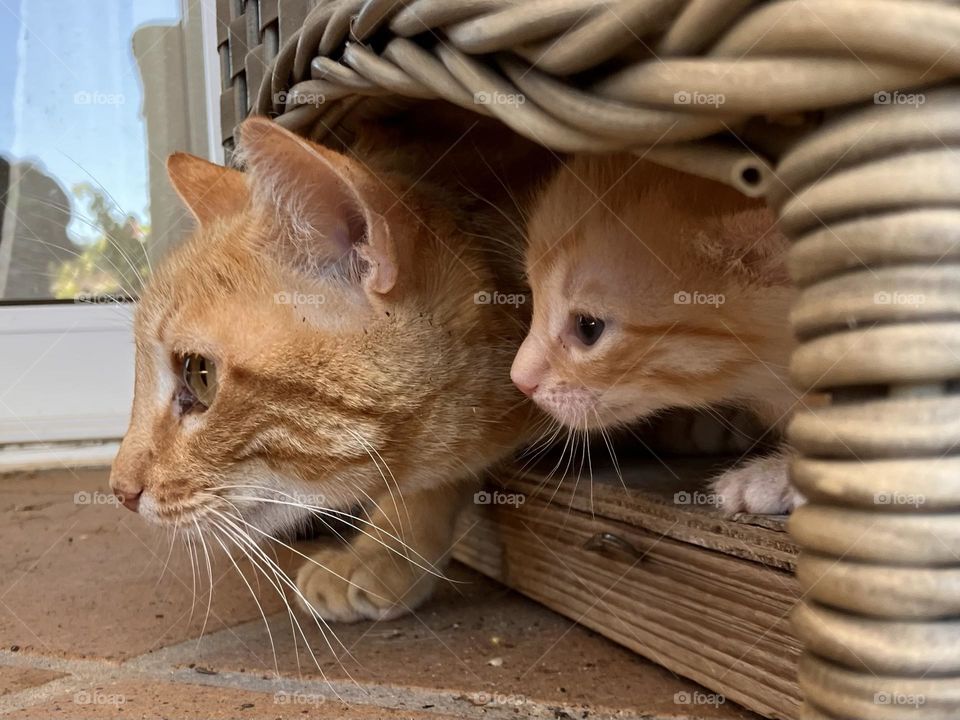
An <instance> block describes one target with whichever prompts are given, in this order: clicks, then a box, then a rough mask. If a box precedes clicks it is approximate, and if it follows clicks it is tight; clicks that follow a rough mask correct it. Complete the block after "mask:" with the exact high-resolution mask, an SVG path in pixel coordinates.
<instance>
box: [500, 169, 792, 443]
mask: <svg viewBox="0 0 960 720" xmlns="http://www.w3.org/2000/svg"><path fill="white" fill-rule="evenodd" d="M772 222H773V221H772V216H771V215H770V214H769V212H768V211H767V210H766V208H764V207H763V206H762V205H761V204H759V203H758V202H756V201H752V200H749V199H747V198H745V197H743V196H741V195H740V194H739V193H736V192H734V191H733V190H731V189H729V188H727V187H725V186H722V185H720V184H719V183H713V182H709V181H706V180H702V179H700V178H695V177H693V176H688V175H684V174H681V173H677V172H674V171H668V170H665V169H663V168H657V167H655V166H652V165H650V164H647V163H642V162H639V161H637V160H636V158H625V157H618V158H608V159H601V158H589V157H580V158H575V159H574V160H573V161H572V162H571V164H570V165H568V166H567V167H565V168H564V169H563V170H561V172H560V173H558V175H557V176H556V177H555V178H554V179H553V180H552V181H551V182H550V183H549V184H548V186H547V187H546V189H545V190H544V192H543V195H542V197H541V198H540V202H539V203H538V205H537V206H536V209H535V211H534V213H533V215H532V217H531V219H530V223H529V226H528V235H529V247H528V251H527V259H526V269H527V274H528V277H529V280H530V284H531V287H532V289H533V306H534V307H533V323H532V327H531V329H530V332H529V334H528V335H527V338H526V339H525V340H524V342H523V345H522V347H521V349H520V351H519V353H518V354H517V357H516V358H515V360H514V363H513V368H512V373H511V376H512V378H513V380H514V383H515V384H516V385H517V386H518V387H519V388H520V389H521V390H522V391H524V392H525V393H526V394H528V395H530V396H531V397H532V398H533V400H534V401H535V402H536V403H537V404H538V405H539V406H540V407H541V408H543V409H544V410H546V411H547V412H549V413H550V414H551V415H553V416H554V417H555V418H556V419H557V420H559V421H560V422H561V423H563V424H564V425H566V426H568V427H573V428H581V429H590V428H595V427H606V426H612V425H617V424H624V423H628V422H631V421H634V420H637V419H639V418H642V417H646V416H649V415H651V414H653V413H655V412H657V411H660V410H663V409H665V408H669V407H699V406H703V405H707V404H712V403H716V402H720V401H727V400H730V399H731V396H735V395H736V393H737V391H738V390H740V389H742V388H741V385H742V384H743V383H744V382H748V381H749V380H748V377H747V376H749V374H750V372H749V369H750V368H755V367H756V366H758V365H759V363H758V362H757V353H761V354H764V353H767V350H768V349H769V348H768V347H767V342H768V340H769V339H770V338H775V339H777V340H779V339H782V338H783V336H784V327H785V326H786V322H785V308H786V303H787V302H788V299H789V294H790V291H789V289H788V288H787V287H786V277H785V273H784V270H783V266H782V261H781V254H782V251H783V250H784V244H785V241H784V239H783V237H782V235H780V234H779V233H778V232H776V231H775V230H773V226H772Z"/></svg>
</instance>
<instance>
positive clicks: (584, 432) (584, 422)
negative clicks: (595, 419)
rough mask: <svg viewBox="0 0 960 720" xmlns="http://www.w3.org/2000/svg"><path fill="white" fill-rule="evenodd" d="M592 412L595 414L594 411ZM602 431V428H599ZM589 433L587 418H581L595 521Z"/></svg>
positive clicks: (591, 504) (591, 512) (591, 508)
mask: <svg viewBox="0 0 960 720" xmlns="http://www.w3.org/2000/svg"><path fill="white" fill-rule="evenodd" d="M594 412H596V411H595V410H594ZM601 429H602V428H601ZM589 436H590V431H589V430H588V428H587V418H586V417H584V418H583V437H584V440H585V442H584V447H586V449H587V470H588V471H589V472H590V515H591V516H592V517H593V518H594V519H596V513H594V511H593V457H592V456H591V454H590V438H589Z"/></svg>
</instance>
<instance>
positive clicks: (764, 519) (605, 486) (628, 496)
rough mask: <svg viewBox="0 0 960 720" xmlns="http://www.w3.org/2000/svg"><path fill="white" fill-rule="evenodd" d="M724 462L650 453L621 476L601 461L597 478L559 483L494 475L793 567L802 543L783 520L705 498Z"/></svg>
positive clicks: (535, 474)
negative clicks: (733, 511)
mask: <svg viewBox="0 0 960 720" xmlns="http://www.w3.org/2000/svg"><path fill="white" fill-rule="evenodd" d="M722 466H723V465H722V464H720V465H718V463H717V462H716V460H705V459H702V458H701V459H671V460H666V461H664V460H659V459H649V460H643V461H638V462H630V463H629V464H627V465H625V466H624V467H623V468H622V470H621V472H620V473H619V474H618V473H617V471H616V470H614V469H613V468H612V467H597V468H594V470H593V477H592V480H588V479H587V478H586V477H582V478H581V481H580V482H576V481H575V480H574V479H572V478H569V477H568V478H567V479H565V480H564V481H563V482H558V481H557V479H555V478H554V479H549V478H548V475H549V473H548V472H543V471H528V472H526V473H522V474H521V473H518V472H517V471H516V470H513V469H510V468H509V467H508V468H506V469H505V470H503V471H502V472H501V473H499V474H498V476H497V477H496V481H497V482H498V483H499V484H501V485H502V486H503V487H504V488H505V489H507V490H510V491H515V492H521V493H523V494H524V495H526V496H528V497H542V498H546V499H549V500H550V503H551V504H555V505H560V506H561V507H562V508H564V509H566V508H568V507H569V508H572V509H575V510H579V511H581V512H584V513H588V514H590V515H598V516H602V517H607V518H611V519H614V520H621V521H623V522H625V523H627V524H628V525H631V526H634V527H638V528H643V529H645V530H648V531H650V532H652V533H655V534H658V535H659V534H663V535H666V536H667V537H670V538H673V539H676V540H681V541H683V542H687V543H692V544H694V545H700V546H701V547H705V548H709V549H711V550H717V551H719V552H722V553H725V554H727V555H734V556H736V557H740V558H744V559H745V560H752V561H754V562H758V563H762V564H764V565H769V566H771V567H777V568H781V569H783V570H791V571H792V570H793V568H794V563H795V560H796V556H797V546H796V544H795V543H794V542H793V541H792V540H791V539H790V537H789V535H787V534H786V532H785V523H786V519H785V518H783V517H776V516H758V515H741V516H738V517H735V518H726V517H723V516H722V515H721V514H720V513H718V512H717V508H716V507H715V505H711V504H709V503H707V502H705V501H706V500H709V499H710V498H709V490H708V483H709V478H711V477H714V476H715V475H716V474H717V472H718V468H721V467H722ZM578 471H579V468H578ZM568 474H569V473H568ZM580 474H581V475H585V474H586V470H584V471H583V472H582V473H580Z"/></svg>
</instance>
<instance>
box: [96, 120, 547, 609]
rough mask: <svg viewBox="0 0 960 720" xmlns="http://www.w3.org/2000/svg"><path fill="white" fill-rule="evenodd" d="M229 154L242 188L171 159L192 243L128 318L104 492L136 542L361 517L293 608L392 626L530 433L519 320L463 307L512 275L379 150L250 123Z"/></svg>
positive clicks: (509, 285)
mask: <svg viewBox="0 0 960 720" xmlns="http://www.w3.org/2000/svg"><path fill="white" fill-rule="evenodd" d="M240 141H241V142H240V152H241V154H242V157H243V158H244V159H245V163H246V168H247V172H246V173H240V172H238V171H235V170H231V169H226V168H223V167H219V166H216V165H213V164H210V163H208V162H206V161H204V160H201V159H199V158H196V157H192V156H190V155H185V154H177V155H173V156H172V157H171V158H170V160H169V163H168V168H169V174H170V179H171V181H172V183H173V185H174V187H175V188H176V190H177V191H178V193H179V194H180V196H181V198H182V199H183V200H184V202H185V203H186V205H187V206H188V207H189V209H190V210H191V211H192V213H193V214H194V215H195V217H196V219H197V220H198V223H199V228H198V230H197V231H196V233H195V234H194V235H193V236H192V237H190V238H188V239H187V240H186V241H185V242H184V243H183V244H182V245H180V246H179V247H177V248H176V249H175V250H174V251H173V252H172V253H171V254H170V255H169V256H168V257H167V258H166V260H165V262H164V263H163V266H162V267H161V268H159V270H158V271H157V272H156V274H155V276H154V278H153V279H152V281H151V283H150V285H149V287H148V288H147V289H146V291H145V292H144V294H143V297H142V300H141V302H140V304H139V308H138V310H137V316H136V347H137V372H136V391H135V399H134V405H133V413H132V419H131V423H130V428H129V431H128V432H127V434H126V437H125V438H124V440H123V444H122V447H121V449H120V453H119V455H118V456H117V458H116V461H115V462H114V466H113V472H112V474H111V478H110V483H111V486H112V487H113V488H114V491H115V492H116V493H117V494H118V496H120V497H121V498H122V500H123V502H124V504H125V505H127V507H129V508H131V509H135V510H139V512H140V514H141V515H143V516H144V518H146V519H147V520H149V521H151V522H154V523H157V524H161V525H166V526H169V527H178V528H180V529H186V530H188V531H190V532H193V533H204V534H213V535H214V536H216V537H220V538H222V539H224V540H227V539H230V540H233V541H235V542H236V540H237V538H242V537H243V536H246V537H249V538H250V539H252V540H253V541H257V540H260V539H262V537H263V536H265V535H269V534H273V533H276V532H278V531H282V530H283V529H285V528H290V527H291V526H295V525H296V524H297V523H299V522H302V521H303V520H304V519H305V518H309V516H310V514H311V512H319V513H321V515H322V516H323V517H326V518H343V517H345V516H344V515H343V514H342V513H344V512H345V511H348V510H350V509H351V508H352V507H354V506H356V505H363V506H365V507H367V508H369V512H370V513H371V515H370V523H369V524H367V523H364V522H363V521H362V520H355V521H353V522H354V524H356V525H359V527H360V530H361V533H360V534H359V535H358V536H357V538H356V539H355V540H354V541H352V544H351V545H350V546H349V547H346V548H343V549H340V550H326V551H323V552H321V553H320V554H318V555H316V556H314V557H313V559H312V560H311V562H308V563H306V564H305V565H304V566H303V567H302V568H301V570H300V572H299V574H298V577H297V579H296V586H297V588H298V590H299V593H300V595H299V598H298V599H299V601H300V602H301V604H307V603H309V605H312V606H313V607H314V608H315V609H316V611H317V612H318V613H319V614H320V615H321V616H322V617H323V618H326V619H332V620H343V621H352V620H357V619H360V618H383V617H392V616H394V615H398V614H401V613H403V612H405V611H406V610H408V609H410V608H412V607H413V606H415V605H416V604H417V603H419V602H420V601H422V600H423V599H424V598H426V597H427V596H428V595H429V593H430V591H431V588H432V586H433V580H434V576H433V575H432V574H430V572H428V571H432V568H431V566H432V565H439V564H440V563H441V562H442V561H443V559H444V558H445V556H446V554H447V553H448V552H449V550H450V547H451V542H452V532H453V521H454V518H455V514H456V511H457V509H458V508H459V507H460V504H461V502H462V498H463V497H464V496H465V493H466V491H465V489H464V488H465V485H464V482H463V481H464V480H465V479H466V480H469V479H471V478H475V477H476V474H477V473H479V472H481V471H482V470H483V469H484V468H487V467H488V466H490V465H491V463H494V462H496V461H498V460H499V459H501V458H503V457H505V456H506V455H508V454H509V453H510V452H511V451H512V450H514V449H515V448H516V447H517V446H518V445H519V444H521V443H522V442H523V441H524V439H525V438H526V437H527V436H528V434H529V433H528V429H527V428H528V427H529V426H530V425H531V423H530V422H528V420H529V419H530V418H529V416H530V415H531V412H530V411H531V409H532V406H531V405H529V404H528V403H526V402H518V394H517V392H516V390H515V389H514V388H513V387H512V386H511V384H510V379H509V366H510V360H511V358H512V356H513V354H514V353H515V351H516V348H517V347H518V346H519V344H520V341H521V340H522V337H523V327H524V322H523V319H522V318H518V308H517V307H516V306H510V305H499V304H478V303H477V301H476V299H475V298H476V296H477V295H478V294H479V293H483V292H488V293H489V292H491V291H496V290H500V291H503V292H507V293H509V292H513V291H515V290H516V289H517V288H518V287H520V282H521V280H520V275H521V272H520V271H521V269H520V268H519V267H515V263H510V262H508V261H506V260H505V259H504V258H503V254H502V248H501V247H500V245H499V243H502V242H504V240H503V233H502V232H499V233H497V234H498V236H499V237H498V240H497V243H498V245H497V246H496V247H494V248H493V249H492V250H491V249H490V248H486V247H484V246H483V245H482V243H480V242H478V241H477V237H481V235H480V234H479V233H472V234H471V233H470V232H469V229H468V228H470V227H482V226H483V223H484V216H483V214H482V213H480V211H479V210H477V209H476V208H472V209H470V210H469V212H468V211H467V210H464V209H461V210H460V211H457V209H456V208H457V204H456V201H455V200H454V199H452V198H451V197H449V196H447V195H446V194H445V193H444V191H441V190H440V189H438V188H437V187H436V186H435V185H432V184H431V183H430V182H429V181H428V180H421V179H420V173H419V171H416V172H415V173H409V172H405V171H404V169H403V168H402V167H397V165H398V164H401V163H400V159H399V158H398V155H397V153H396V152H393V153H388V154H386V155H382V156H377V155H376V154H375V153H369V154H368V155H366V156H365V157H364V159H363V161H360V160H358V159H357V158H356V157H355V156H351V157H348V156H347V155H343V154H340V153H337V152H334V151H332V150H329V149H326V148H323V147H320V146H318V145H315V144H313V143H310V142H307V141H305V140H303V139H301V138H299V137H297V136H295V135H293V134H291V133H290V132H287V131H286V130H284V129H282V128H281V127H279V126H278V125H276V124H274V123H272V122H269V121H267V120H265V119H262V118H254V119H250V120H248V121H246V122H245V123H244V124H243V126H242V128H241V134H240ZM431 162H432V161H431ZM461 204H462V203H461ZM487 233H488V234H489V233H491V230H490V229H489V228H488V229H487ZM517 242H519V239H518V240H517ZM520 310H521V311H522V308H521V309H520ZM401 538H402V541H403V543H404V544H405V547H401V543H400V541H401ZM403 555H406V556H409V557H410V558H411V560H412V562H407V561H406V560H405V559H403Z"/></svg>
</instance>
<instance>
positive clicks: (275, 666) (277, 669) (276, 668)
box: [211, 521, 280, 677]
mask: <svg viewBox="0 0 960 720" xmlns="http://www.w3.org/2000/svg"><path fill="white" fill-rule="evenodd" d="M211 527H212V528H219V529H220V531H221V532H223V533H224V536H225V537H227V538H228V539H230V540H232V541H233V543H234V544H235V545H236V544H237V543H236V541H235V540H233V539H232V538H231V536H230V535H228V534H227V533H226V532H225V531H224V530H223V528H222V527H220V526H219V525H218V524H217V523H216V521H214V522H212V523H211ZM211 536H212V537H213V539H214V540H216V541H217V544H218V545H220V547H221V548H223V553H224V554H225V555H226V556H227V558H228V559H229V560H230V563H231V564H232V565H233V567H234V569H235V570H236V571H237V574H238V575H239V576H240V579H241V580H243V584H244V585H246V586H247V590H249V591H250V596H251V597H252V598H253V602H254V603H256V605H257V610H259V611H260V617H261V618H263V626H264V628H266V630H267V639H268V640H269V641H270V650H271V651H272V652H273V671H274V672H275V673H276V674H277V677H280V663H279V662H278V661H277V646H276V645H275V644H274V642H273V631H271V630H270V623H269V622H267V614H266V613H265V612H264V611H263V605H261V604H260V600H259V598H258V597H257V593H255V592H254V591H253V587H252V586H251V585H250V582H249V581H248V580H247V576H246V575H244V573H243V570H241V569H240V566H239V565H237V561H236V560H234V559H233V555H232V554H231V553H230V551H229V550H228V549H227V546H226V545H224V544H223V541H222V540H221V539H220V538H219V537H218V536H217V533H216V532H215V531H214V532H211Z"/></svg>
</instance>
